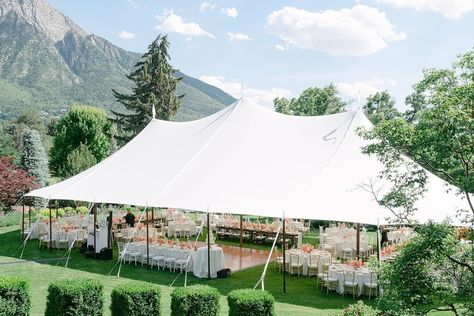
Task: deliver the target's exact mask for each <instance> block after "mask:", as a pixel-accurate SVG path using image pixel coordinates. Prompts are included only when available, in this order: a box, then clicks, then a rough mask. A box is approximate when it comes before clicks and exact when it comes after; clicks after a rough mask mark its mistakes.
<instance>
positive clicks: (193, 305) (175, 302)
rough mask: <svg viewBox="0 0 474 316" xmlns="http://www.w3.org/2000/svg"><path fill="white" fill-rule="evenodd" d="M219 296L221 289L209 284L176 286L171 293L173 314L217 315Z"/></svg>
mask: <svg viewBox="0 0 474 316" xmlns="http://www.w3.org/2000/svg"><path fill="white" fill-rule="evenodd" d="M219 297H220V294H219V291H218V290H217V289H215V288H213V287H210V286H208V285H193V286H188V287H179V288H176V289H175V290H174V291H173V292H172V293H171V316H191V315H192V316H215V315H217V314H218V313H219V309H220V305H219Z"/></svg>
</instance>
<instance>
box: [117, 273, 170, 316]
mask: <svg viewBox="0 0 474 316" xmlns="http://www.w3.org/2000/svg"><path fill="white" fill-rule="evenodd" d="M160 297H161V292H160V289H159V288H158V287H157V286H155V285H152V284H150V283H145V282H138V281H136V282H130V283H127V284H122V285H119V286H117V287H116V288H114V289H113V290H112V294H111V298H112V304H111V305H110V310H111V311H112V316H147V315H155V316H156V315H160V314H161V313H160Z"/></svg>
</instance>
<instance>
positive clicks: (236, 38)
mask: <svg viewBox="0 0 474 316" xmlns="http://www.w3.org/2000/svg"><path fill="white" fill-rule="evenodd" d="M227 36H229V39H230V40H231V41H232V42H240V41H250V40H251V39H252V38H251V37H250V36H248V35H247V34H244V33H239V32H237V33H232V32H228V33H227Z"/></svg>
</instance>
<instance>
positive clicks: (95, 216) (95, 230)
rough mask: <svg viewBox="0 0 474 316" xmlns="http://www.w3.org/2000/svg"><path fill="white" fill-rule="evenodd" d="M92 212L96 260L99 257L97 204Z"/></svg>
mask: <svg viewBox="0 0 474 316" xmlns="http://www.w3.org/2000/svg"><path fill="white" fill-rule="evenodd" d="M92 210H93V212H94V227H93V228H94V258H95V257H96V256H97V229H96V225H97V204H95V203H94V205H93V206H92Z"/></svg>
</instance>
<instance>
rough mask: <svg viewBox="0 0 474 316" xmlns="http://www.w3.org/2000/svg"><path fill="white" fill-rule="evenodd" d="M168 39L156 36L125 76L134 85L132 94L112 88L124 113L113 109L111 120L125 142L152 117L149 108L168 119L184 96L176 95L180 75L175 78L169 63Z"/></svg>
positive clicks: (176, 109) (173, 70) (158, 116)
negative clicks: (121, 133) (133, 68)
mask: <svg viewBox="0 0 474 316" xmlns="http://www.w3.org/2000/svg"><path fill="white" fill-rule="evenodd" d="M168 48H169V42H168V37H167V36H163V37H162V36H158V37H157V38H156V39H155V40H154V41H153V42H152V43H151V44H150V45H149V46H148V51H147V52H146V53H145V54H144V55H143V56H142V60H141V61H140V62H138V63H137V64H136V65H135V67H136V70H135V71H133V72H132V73H131V74H129V75H128V76H127V78H128V79H130V80H131V81H132V82H133V84H134V87H133V89H132V94H122V93H119V92H117V91H116V90H113V93H114V96H115V97H116V98H117V101H118V102H119V103H121V104H122V105H123V106H124V107H125V109H126V110H127V112H126V113H119V112H116V111H112V113H113V114H114V115H115V118H113V121H114V122H115V123H116V124H117V125H118V127H119V129H120V130H121V131H124V134H123V135H121V139H123V140H125V141H128V140H130V139H131V138H133V137H134V136H135V135H136V134H138V133H139V132H140V131H141V130H142V129H143V128H144V127H145V126H146V125H147V124H148V122H150V119H151V118H152V108H153V107H154V109H155V110H156V118H159V119H163V120H169V119H170V118H171V117H172V116H174V115H175V114H176V113H177V112H178V109H179V107H180V100H181V98H182V97H183V95H180V96H177V95H176V88H177V86H178V82H179V81H180V80H181V78H175V74H176V71H177V70H176V69H174V68H173V67H171V65H170V64H169V62H168V61H169V59H170V56H169V54H168Z"/></svg>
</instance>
